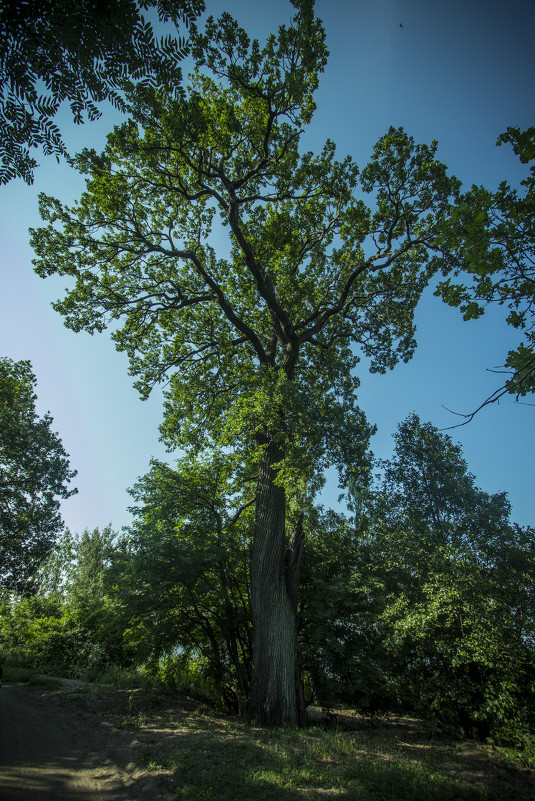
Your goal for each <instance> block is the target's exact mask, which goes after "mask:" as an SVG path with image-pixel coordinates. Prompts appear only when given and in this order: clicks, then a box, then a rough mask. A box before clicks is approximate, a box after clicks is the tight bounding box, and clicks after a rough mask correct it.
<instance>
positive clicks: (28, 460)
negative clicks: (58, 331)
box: [0, 358, 77, 592]
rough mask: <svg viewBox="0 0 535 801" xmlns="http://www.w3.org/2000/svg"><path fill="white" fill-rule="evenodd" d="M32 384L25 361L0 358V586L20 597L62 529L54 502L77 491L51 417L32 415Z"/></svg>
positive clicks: (47, 415) (57, 507)
mask: <svg viewBox="0 0 535 801" xmlns="http://www.w3.org/2000/svg"><path fill="white" fill-rule="evenodd" d="M35 384H36V378H35V376H34V374H33V373H32V369H31V364H30V362H27V361H21V362H13V361H12V360H11V359H6V358H1V359H0V581H1V583H2V586H3V587H4V588H5V589H11V590H14V589H16V590H17V591H19V592H29V591H31V588H32V580H33V578H34V576H35V573H36V571H37V569H38V567H39V565H40V563H41V562H42V561H43V560H44V559H45V558H46V556H47V554H48V553H49V551H50V549H51V548H52V546H53V544H54V541H55V539H56V537H57V534H58V532H59V530H60V529H61V526H62V520H61V516H60V513H59V506H60V501H59V499H60V498H68V497H70V496H71V495H73V494H74V493H75V492H76V491H77V490H76V489H70V490H69V489H68V484H69V482H70V481H71V480H72V479H73V478H74V476H75V475H76V471H73V470H70V469H69V459H68V455H67V453H66V452H65V450H64V448H63V445H62V443H61V440H60V438H59V436H58V435H57V434H56V433H54V432H53V431H52V429H51V426H52V422H53V420H52V417H51V416H50V415H49V414H45V415H43V417H38V415H37V414H36V411H35V401H36V395H35V392H34V388H35Z"/></svg>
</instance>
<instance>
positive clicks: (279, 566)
mask: <svg viewBox="0 0 535 801" xmlns="http://www.w3.org/2000/svg"><path fill="white" fill-rule="evenodd" d="M281 458H282V453H281V451H280V449H279V448H278V447H277V445H275V444H274V443H273V442H269V443H268V444H267V445H266V447H265V450H264V453H263V455H262V457H261V460H260V464H259V468H258V488H257V499H256V523H255V535H254V541H253V551H252V558H251V611H252V620H253V638H254V640H253V674H252V679H251V692H250V696H249V717H250V719H251V720H254V721H255V722H256V723H257V724H259V725H262V726H282V725H289V726H300V725H303V724H304V722H305V715H306V713H305V706H304V701H303V692H302V689H301V677H300V675H299V673H300V671H299V643H298V637H297V603H296V600H297V580H298V571H299V562H300V552H301V546H302V525H301V534H300V535H299V536H297V537H295V536H294V537H292V540H291V542H290V546H289V549H288V551H287V547H286V532H285V513H286V495H285V490H284V488H283V487H278V486H276V485H275V484H274V478H275V476H276V473H275V471H274V470H273V467H274V465H276V464H277V462H279V461H280V460H281ZM292 543H293V545H292ZM296 546H297V547H296Z"/></svg>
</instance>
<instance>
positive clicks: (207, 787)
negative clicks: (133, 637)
mask: <svg viewBox="0 0 535 801" xmlns="http://www.w3.org/2000/svg"><path fill="white" fill-rule="evenodd" d="M199 724H201V725H199ZM180 728H181V730H182V731H183V736H181V737H179V738H173V740H174V741H175V742H176V743H178V745H177V747H174V748H169V749H167V750H162V749H161V748H160V749H152V750H151V749H149V750H147V751H146V752H145V753H144V755H143V758H144V762H145V763H146V764H147V766H148V767H149V768H151V769H152V770H155V771H159V772H160V773H164V774H165V775H166V778H167V781H166V787H167V789H169V790H171V792H172V794H173V796H174V798H175V799H177V801H186V799H188V801H201V799H210V798H213V799H218V801H260V800H261V799H270V801H297V799H325V798H336V797H341V798H343V799H346V800H347V801H353V800H354V801H394V800H395V801H505V799H511V801H512V799H515V801H517V799H519V798H522V794H521V793H519V789H518V788H519V786H521V784H522V780H523V776H522V775H517V774H516V773H515V776H514V777H512V776H511V773H509V772H505V771H504V770H503V767H500V762H499V760H498V759H495V760H494V759H493V756H492V754H491V750H490V749H483V748H482V749H475V748H474V747H473V746H472V750H471V752H470V754H469V755H468V757H467V755H466V754H460V753H459V752H458V751H457V749H456V748H455V746H454V745H453V744H450V743H441V744H437V743H432V742H430V741H429V740H426V739H425V738H424V739H423V740H422V739H421V737H422V735H421V733H420V735H419V737H420V740H418V739H416V740H414V738H413V740H412V741H410V742H405V740H404V739H400V738H399V737H396V736H392V735H391V734H389V733H384V732H381V731H380V730H377V731H373V730H370V731H366V732H362V731H351V732H346V731H325V730H323V729H321V728H312V729H305V730H301V731H294V730H288V729H274V730H261V729H254V728H250V727H248V726H247V725H245V724H241V723H238V722H231V721H227V722H225V721H224V720H215V719H212V720H211V721H209V720H208V719H205V720H204V722H203V721H202V720H199V718H196V716H195V715H192V716H190V718H189V721H188V722H187V724H186V726H185V727H184V721H182V722H181V724H180ZM184 728H185V729H186V730H188V729H189V731H186V730H184ZM405 739H406V738H405ZM513 772H514V771H513ZM528 797H529V796H528V795H526V796H525V798H526V799H527V798H528Z"/></svg>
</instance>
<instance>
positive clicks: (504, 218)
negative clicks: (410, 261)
mask: <svg viewBox="0 0 535 801" xmlns="http://www.w3.org/2000/svg"><path fill="white" fill-rule="evenodd" d="M503 143H509V144H511V145H512V146H513V150H514V152H515V153H516V155H517V156H518V157H519V159H520V161H521V162H522V163H523V164H529V165H530V167H529V175H528V176H527V177H526V178H525V179H524V180H522V181H521V183H520V186H521V188H519V189H513V188H512V187H510V186H509V184H507V182H506V181H502V183H501V184H500V185H499V187H498V189H497V191H496V192H491V191H490V190H488V189H485V188H484V187H482V186H473V187H472V188H471V189H470V191H469V192H467V193H466V194H464V195H462V197H461V198H460V202H459V205H458V206H457V208H456V209H455V210H454V211H453V213H452V216H451V218H450V220H449V221H448V222H447V223H446V225H445V228H444V239H445V240H447V241H448V242H449V243H450V245H453V247H454V248H456V249H457V253H458V267H457V269H455V270H454V271H453V275H454V277H458V276H459V275H466V274H468V275H469V276H470V279H471V281H470V283H469V284H466V283H458V282H452V280H451V278H447V280H446V281H443V282H441V283H440V284H439V286H438V289H437V294H440V295H441V296H442V298H443V299H444V300H445V301H446V302H447V303H449V304H450V305H451V306H459V307H460V309H461V312H462V313H463V316H464V319H465V320H471V319H474V318H477V317H479V316H480V315H482V314H483V313H484V311H485V307H486V305H487V304H489V303H498V304H499V305H500V306H505V307H506V308H507V310H508V315H507V322H508V323H509V324H510V325H511V326H513V328H516V329H517V330H518V331H519V332H520V334H521V336H522V341H521V342H520V344H519V345H518V347H517V348H514V349H512V350H510V351H509V353H508V354H507V358H506V360H505V364H504V367H503V370H502V372H504V373H506V374H508V375H509V377H508V378H507V380H506V381H505V383H504V384H503V385H502V386H500V387H499V388H498V389H497V390H496V391H495V392H493V394H492V395H490V397H488V398H487V399H486V400H485V401H484V402H483V403H482V404H481V406H480V407H479V408H478V409H476V411H475V412H473V413H471V414H467V415H463V416H464V417H465V418H466V422H469V421H470V420H472V419H473V417H474V414H476V413H477V412H478V411H479V409H481V408H483V406H486V405H487V404H489V403H494V402H495V401H497V400H499V399H500V398H501V397H503V396H504V395H506V394H508V393H509V394H511V395H515V396H516V398H517V400H518V398H520V397H525V396H526V395H529V394H530V393H533V392H534V391H535V309H534V305H533V304H534V298H535V223H534V220H535V128H528V129H527V130H526V131H520V130H519V129H518V128H508V129H507V131H506V132H505V133H503V134H501V136H500V137H499V138H498V145H501V144H503Z"/></svg>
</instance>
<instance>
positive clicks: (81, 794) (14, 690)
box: [0, 684, 164, 801]
mask: <svg viewBox="0 0 535 801" xmlns="http://www.w3.org/2000/svg"><path fill="white" fill-rule="evenodd" d="M136 747H137V743H136V740H135V738H134V737H133V735H132V733H129V732H126V731H120V730H118V729H116V728H115V727H114V726H113V725H112V724H111V723H110V722H108V721H106V720H104V719H102V717H101V716H100V715H98V714H95V713H94V712H91V711H90V710H88V709H87V705H86V704H80V703H79V696H78V695H77V693H76V690H75V688H74V687H73V685H72V684H71V685H70V686H69V685H64V686H63V687H61V689H59V690H40V689H30V688H27V687H25V686H24V685H20V684H3V686H2V688H1V689H0V799H1V800H2V801H62V800H63V799H68V801H89V799H91V801H160V799H162V800H163V799H164V796H163V795H162V794H161V793H160V792H159V786H158V784H157V782H156V779H155V777H154V776H152V775H149V774H148V772H147V771H146V769H144V768H142V767H140V765H139V764H138V762H137V761H136V757H135V752H136Z"/></svg>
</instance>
